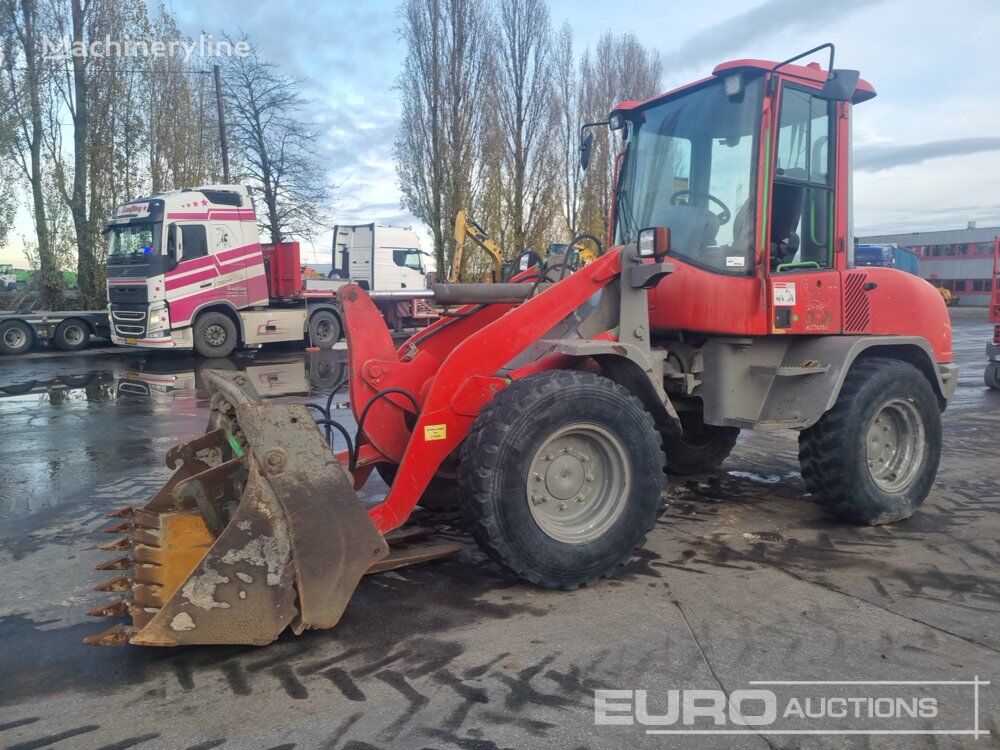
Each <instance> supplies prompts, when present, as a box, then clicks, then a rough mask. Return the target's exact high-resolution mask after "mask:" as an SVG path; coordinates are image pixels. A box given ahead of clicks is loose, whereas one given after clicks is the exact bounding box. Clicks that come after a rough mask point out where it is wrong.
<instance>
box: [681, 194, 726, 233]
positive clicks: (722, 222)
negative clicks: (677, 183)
mask: <svg viewBox="0 0 1000 750" xmlns="http://www.w3.org/2000/svg"><path fill="white" fill-rule="evenodd" d="M682 195H700V196H702V197H703V198H708V199H709V200H710V201H712V202H713V203H715V204H717V205H718V206H719V208H721V209H722V212H721V213H717V214H716V215H715V218H717V219H718V220H719V226H720V227H721V226H724V225H726V224H728V223H729V220H730V219H731V218H732V213H731V212H730V210H729V206H727V205H726V204H725V203H723V202H722V201H720V200H719V199H718V198H716V197H715V196H714V195H711V194H710V193H699V192H698V191H696V190H678V191H677V192H676V193H674V194H673V195H671V196H670V205H671V206H676V205H677V199H678V198H680V197H681V196H682Z"/></svg>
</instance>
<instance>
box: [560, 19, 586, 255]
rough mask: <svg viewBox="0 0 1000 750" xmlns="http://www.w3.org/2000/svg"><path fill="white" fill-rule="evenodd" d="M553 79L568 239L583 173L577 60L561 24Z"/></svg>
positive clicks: (573, 229)
mask: <svg viewBox="0 0 1000 750" xmlns="http://www.w3.org/2000/svg"><path fill="white" fill-rule="evenodd" d="M553 60H554V62H553V65H554V67H555V80H556V107H557V110H558V117H559V125H558V129H557V130H556V133H557V137H556V140H557V150H558V154H559V177H560V180H561V185H560V209H561V211H562V219H563V223H564V227H565V232H566V235H567V240H571V239H572V238H573V237H575V236H576V235H577V234H578V231H577V230H578V229H579V225H580V193H581V188H582V186H583V173H582V172H581V170H580V153H579V144H580V126H581V125H582V124H583V122H582V120H581V118H580V91H579V86H578V83H577V71H576V59H575V58H574V56H573V29H572V28H571V27H570V25H569V23H564V24H563V26H562V28H561V29H560V30H559V36H558V38H557V40H556V44H555V49H554V50H553Z"/></svg>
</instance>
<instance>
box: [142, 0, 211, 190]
mask: <svg viewBox="0 0 1000 750" xmlns="http://www.w3.org/2000/svg"><path fill="white" fill-rule="evenodd" d="M151 26H152V34H153V35H154V37H155V38H157V39H162V40H164V41H167V42H168V43H169V42H171V41H174V42H181V41H186V42H190V41H191V40H190V39H186V38H185V37H184V36H183V35H182V34H181V32H180V29H178V27H177V22H176V20H175V19H174V17H173V16H172V15H170V13H168V12H167V11H166V10H164V9H163V8H162V7H161V8H160V12H159V15H158V16H156V17H155V18H153V19H151ZM199 64H200V67H208V66H207V61H204V60H200V59H199V58H195V61H194V64H193V65H194V67H195V68H198V67H199ZM211 83H212V81H211V77H210V76H209V75H208V74H207V70H206V71H202V70H194V71H192V70H189V69H188V67H187V66H186V65H185V63H184V61H183V60H182V59H181V58H179V57H158V58H151V59H150V60H149V63H148V70H147V73H146V80H145V82H144V85H145V86H146V88H147V89H148V91H147V96H148V98H147V101H148V116H147V117H146V120H147V122H148V128H149V146H148V157H149V179H150V183H151V185H150V190H151V192H153V193H159V192H162V191H163V190H166V189H170V188H175V187H179V186H182V185H189V186H190V185H198V184H202V183H205V182H212V181H216V182H221V177H222V169H221V156H220V154H219V147H218V143H219V137H218V133H219V131H218V120H217V118H216V117H215V107H214V101H215V99H214V93H213V92H212V91H211ZM162 112H169V113H170V116H169V117H162V116H160V113H162Z"/></svg>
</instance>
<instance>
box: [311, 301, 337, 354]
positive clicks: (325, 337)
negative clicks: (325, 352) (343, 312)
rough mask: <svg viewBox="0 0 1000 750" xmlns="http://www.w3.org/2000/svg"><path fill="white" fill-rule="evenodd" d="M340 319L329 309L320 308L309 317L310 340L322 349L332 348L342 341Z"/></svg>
mask: <svg viewBox="0 0 1000 750" xmlns="http://www.w3.org/2000/svg"><path fill="white" fill-rule="evenodd" d="M340 334H341V328H340V320H338V318H337V316H336V315H334V314H333V313H332V312H330V311H329V310H319V311H318V312H315V313H313V315H312V317H311V318H309V340H310V341H311V342H312V345H313V346H318V347H319V348H320V349H332V348H333V345H334V344H336V343H337V342H338V341H340Z"/></svg>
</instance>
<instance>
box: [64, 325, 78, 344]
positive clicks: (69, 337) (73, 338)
mask: <svg viewBox="0 0 1000 750" xmlns="http://www.w3.org/2000/svg"><path fill="white" fill-rule="evenodd" d="M63 339H64V340H65V341H66V343H67V344H71V345H73V346H75V345H76V344H79V343H80V342H81V341H83V328H81V327H80V326H69V327H68V328H66V329H65V330H64V331H63Z"/></svg>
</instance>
